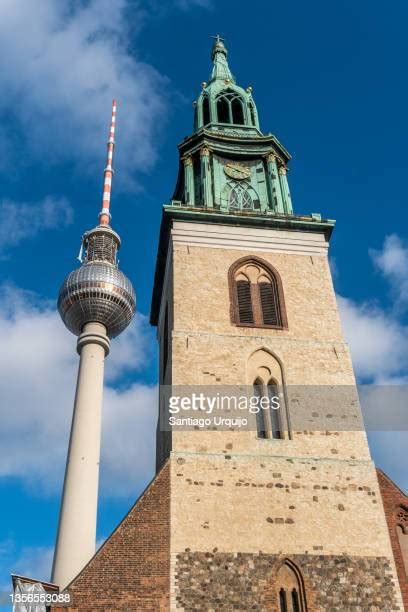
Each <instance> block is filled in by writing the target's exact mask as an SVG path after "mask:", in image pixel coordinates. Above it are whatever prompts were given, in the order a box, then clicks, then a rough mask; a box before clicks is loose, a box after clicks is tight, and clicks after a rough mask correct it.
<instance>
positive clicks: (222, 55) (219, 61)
mask: <svg viewBox="0 0 408 612" xmlns="http://www.w3.org/2000/svg"><path fill="white" fill-rule="evenodd" d="M227 55H228V51H227V49H226V47H225V45H224V40H223V39H222V38H221V37H220V35H219V34H217V36H215V41H214V45H213V48H212V51H211V59H212V61H213V62H214V66H213V69H212V73H211V77H210V83H211V82H212V81H215V80H216V79H222V80H223V81H231V82H232V83H235V79H234V77H233V75H232V73H231V70H230V69H229V66H228V60H227Z"/></svg>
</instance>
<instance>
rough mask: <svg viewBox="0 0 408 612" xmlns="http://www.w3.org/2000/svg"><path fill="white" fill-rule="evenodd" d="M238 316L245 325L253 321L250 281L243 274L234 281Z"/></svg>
mask: <svg viewBox="0 0 408 612" xmlns="http://www.w3.org/2000/svg"><path fill="white" fill-rule="evenodd" d="M236 290H237V302H238V317H239V320H240V321H242V322H243V323H245V324H247V325H252V324H253V323H254V312H253V310H252V298H251V283H250V282H249V280H248V279H247V278H245V277H244V276H243V275H242V276H241V277H239V278H238V279H237V281H236Z"/></svg>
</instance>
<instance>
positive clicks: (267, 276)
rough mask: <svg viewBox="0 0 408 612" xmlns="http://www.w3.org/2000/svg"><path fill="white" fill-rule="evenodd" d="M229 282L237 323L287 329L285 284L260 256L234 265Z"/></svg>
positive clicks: (234, 321)
mask: <svg viewBox="0 0 408 612" xmlns="http://www.w3.org/2000/svg"><path fill="white" fill-rule="evenodd" d="M229 279H230V291H231V316H232V321H233V323H235V324H236V325H243V326H253V327H273V328H275V329H284V328H286V327H287V321H286V313H285V306H284V297H283V289H282V283H281V280H280V277H279V275H278V273H277V272H276V270H274V269H273V268H272V266H270V265H269V264H268V263H267V262H264V261H263V260H261V259H260V258H257V257H252V258H251V257H250V258H243V260H239V261H238V262H236V263H235V264H233V266H231V268H230V272H229Z"/></svg>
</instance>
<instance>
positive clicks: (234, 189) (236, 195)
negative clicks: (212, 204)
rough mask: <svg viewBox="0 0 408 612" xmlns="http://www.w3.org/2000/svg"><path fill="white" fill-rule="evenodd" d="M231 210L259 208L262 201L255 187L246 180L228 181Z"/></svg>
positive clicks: (229, 206)
mask: <svg viewBox="0 0 408 612" xmlns="http://www.w3.org/2000/svg"><path fill="white" fill-rule="evenodd" d="M228 187H229V190H230V191H229V198H228V208H229V209H230V210H259V209H260V201H259V196H258V194H257V193H256V191H255V189H254V188H253V187H252V185H250V184H249V183H247V182H246V181H241V182H239V183H238V182H232V181H230V182H229V183H228Z"/></svg>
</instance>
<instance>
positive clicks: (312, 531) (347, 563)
mask: <svg viewBox="0 0 408 612" xmlns="http://www.w3.org/2000/svg"><path fill="white" fill-rule="evenodd" d="M212 60H213V69H212V73H211V76H210V79H209V81H208V82H204V83H202V91H201V93H200V95H199V97H198V99H197V100H196V102H195V104H194V106H195V117H194V130H193V134H192V135H191V136H189V137H187V138H185V139H184V140H183V142H182V143H181V144H180V145H179V151H180V169H179V176H178V180H177V185H176V189H175V193H174V196H173V199H172V200H171V202H170V203H169V204H167V205H165V206H164V209H163V221H162V227H161V235H160V245H159V255H158V262H157V268H156V278H155V288H154V296H153V304H152V314H151V321H152V323H153V325H157V327H158V337H159V343H160V382H161V385H162V392H161V400H160V412H161V414H160V418H159V425H158V431H157V466H158V469H160V468H161V466H163V465H164V464H165V462H166V461H168V460H169V458H170V480H171V487H170V491H171V494H170V496H171V502H170V507H171V551H170V553H171V575H170V592H171V598H172V599H171V608H172V609H176V608H177V606H180V608H182V609H186V610H193V609H194V610H196V609H202V608H201V607H200V606H203V605H204V604H203V602H205V606H204V607H205V609H214V610H215V609H217V610H218V609H229V610H230V609H239V610H250V609H270V610H280V611H281V612H285V611H291V612H299V611H304V610H329V609H330V610H334V609H339V610H340V609H341V610H349V609H354V606H360V608H359V609H361V610H369V609H370V610H374V609H375V610H391V609H401V608H398V606H401V599H400V597H401V596H400V592H399V587H398V581H397V578H396V573H395V565H394V561H393V555H392V551H391V548H390V542H389V537H388V533H387V525H386V521H385V516H384V510H383V507H382V503H381V496H380V492H379V487H378V482H377V476H376V472H375V467H374V465H373V462H372V460H371V458H370V454H369V449H368V444H367V439H366V434H365V431H364V426H363V424H362V420H361V414H360V408H359V405H358V398H357V393H356V389H355V378H354V374H353V368H352V364H351V359H350V353H349V349H348V346H347V345H346V343H345V341H344V338H343V334H342V330H341V326H340V321H339V315H338V310H337V305H336V299H335V294H334V290H333V285H332V279H331V274H330V268H329V263H328V246H329V240H330V236H331V233H332V231H333V227H334V221H332V220H327V219H322V217H321V215H320V214H317V213H313V214H310V215H303V214H301V215H299V214H296V213H294V211H293V205H292V200H291V196H290V190H289V184H288V163H289V161H290V155H289V153H288V151H287V150H286V149H285V147H284V146H283V145H282V144H281V143H280V142H279V140H278V139H277V138H276V137H275V136H273V135H272V134H264V133H263V132H262V131H261V126H260V120H259V117H258V113H257V108H256V104H255V100H254V98H253V95H252V88H251V87H247V88H246V89H243V88H242V87H240V86H239V85H237V83H236V80H235V78H234V76H233V75H232V73H231V71H230V68H229V65H228V61H227V49H226V47H225V45H224V42H223V41H222V39H220V38H219V37H217V38H216V40H215V43H214V46H213V49H212ZM168 385H172V391H170V392H171V393H172V394H173V395H174V393H175V392H176V391H177V389H178V388H183V389H195V390H196V391H197V393H199V392H200V389H206V390H208V389H209V388H214V387H216V386H217V385H218V386H219V387H220V388H222V389H223V391H225V389H232V388H233V387H234V386H242V385H243V386H244V387H245V388H246V389H252V390H253V394H254V395H255V396H266V397H268V395H270V394H271V393H273V394H277V395H278V396H279V397H281V398H282V401H281V403H280V407H279V409H278V410H277V409H273V410H272V409H271V410H268V411H262V412H263V414H258V415H257V416H256V418H254V422H253V427H249V429H248V428H247V429H246V430H245V431H240V430H239V429H235V430H233V431H232V430H231V429H226V428H223V429H221V430H214V428H210V430H207V431H203V430H201V429H200V428H198V429H199V430H198V431H197V427H196V428H194V427H193V428H184V429H181V430H180V429H177V428H176V429H175V428H173V431H168V430H169V427H166V423H167V421H168V414H169V413H168V397H167V396H166V389H167V388H168ZM175 390H176V391H175ZM177 416H180V414H178V415H177ZM345 418H346V420H345V421H344V419H345ZM342 419H343V420H342ZM333 423H335V425H334V424H333ZM344 423H347V425H344ZM363 517H364V519H363Z"/></svg>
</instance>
